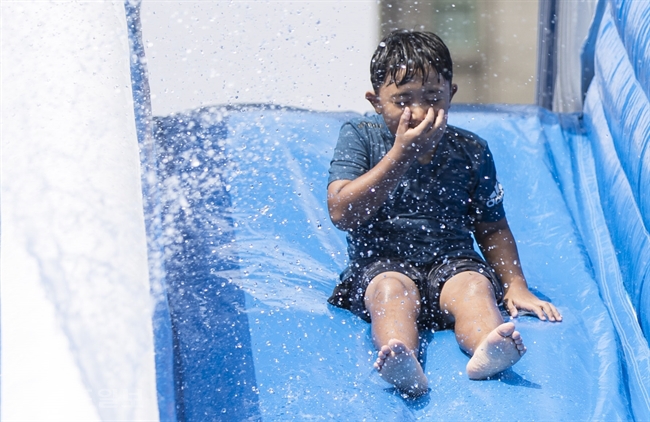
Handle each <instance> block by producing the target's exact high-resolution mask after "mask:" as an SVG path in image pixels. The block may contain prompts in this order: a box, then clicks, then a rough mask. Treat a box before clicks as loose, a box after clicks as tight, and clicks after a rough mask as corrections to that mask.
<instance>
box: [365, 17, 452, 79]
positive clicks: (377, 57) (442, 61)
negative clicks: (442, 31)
mask: <svg viewBox="0 0 650 422" xmlns="http://www.w3.org/2000/svg"><path fill="white" fill-rule="evenodd" d="M431 69H435V71H436V72H437V73H438V75H440V76H442V77H443V78H445V79H446V80H447V81H449V82H451V78H452V77H453V67H452V62H451V54H449V49H448V48H447V46H446V45H445V43H444V42H443V41H442V40H441V39H440V37H438V36H437V35H436V34H434V33H432V32H417V31H409V30H405V29H398V30H396V31H393V32H391V33H390V34H388V36H387V37H386V38H384V39H383V40H382V41H381V42H380V43H379V46H378V47H377V49H376V50H375V54H373V56H372V60H371V61H370V81H371V82H372V86H373V88H374V89H375V92H379V88H381V86H382V85H384V83H386V81H387V80H388V81H390V82H391V83H395V85H397V86H399V85H401V84H404V83H408V82H409V81H411V80H412V79H413V77H414V76H416V75H419V76H421V77H422V79H423V80H425V81H426V80H427V78H428V77H429V72H430V71H431Z"/></svg>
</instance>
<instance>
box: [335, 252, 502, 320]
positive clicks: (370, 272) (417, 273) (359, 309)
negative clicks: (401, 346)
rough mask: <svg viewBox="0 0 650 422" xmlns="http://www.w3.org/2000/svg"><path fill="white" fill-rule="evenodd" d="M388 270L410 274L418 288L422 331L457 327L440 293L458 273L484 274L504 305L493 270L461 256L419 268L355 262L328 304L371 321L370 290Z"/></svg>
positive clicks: (395, 262) (392, 261) (394, 262)
mask: <svg viewBox="0 0 650 422" xmlns="http://www.w3.org/2000/svg"><path fill="white" fill-rule="evenodd" d="M388 271H395V272H398V273H402V274H404V275H406V276H407V277H409V278H410V279H411V280H413V281H414V282H415V284H416V286H417V287H418V290H419V291H420V298H421V302H422V307H421V309H420V316H419V317H418V327H419V328H420V329H421V330H431V329H432V330H444V329H446V328H451V327H452V326H453V322H451V321H450V318H448V317H445V315H444V314H443V312H442V310H441V309H440V291H441V290H442V286H443V284H444V283H445V282H446V281H447V280H449V279H450V278H452V277H453V276H455V275H456V274H460V273H463V272H466V271H474V272H477V273H480V274H483V275H484V276H485V277H486V278H487V279H488V280H490V282H491V283H492V286H493V288H494V294H495V297H496V301H497V303H498V304H501V301H502V300H503V287H502V286H501V283H500V282H499V279H498V278H497V275H496V274H495V273H494V270H493V269H492V267H490V266H489V265H488V264H487V263H486V262H485V261H483V260H481V259H479V258H476V257H472V256H460V257H452V258H447V259H445V260H444V261H443V262H442V263H435V264H430V265H415V264H411V263H408V262H406V261H400V260H395V259H388V258H383V259H380V260H377V261H371V262H363V263H355V264H353V265H350V267H349V268H348V269H347V270H346V271H345V272H343V274H341V283H340V284H338V285H337V286H336V288H335V289H334V292H333V293H332V296H330V298H329V299H328V302H329V303H330V304H332V305H334V306H338V307H340V308H344V309H348V310H350V311H351V312H352V313H353V314H355V315H357V316H358V317H359V318H361V319H363V320H365V321H367V322H370V313H369V312H368V311H367V310H366V306H365V301H364V296H365V292H366V288H367V287H368V285H369V284H370V282H371V281H372V279H374V278H375V277H376V276H378V275H379V274H381V273H385V272H388Z"/></svg>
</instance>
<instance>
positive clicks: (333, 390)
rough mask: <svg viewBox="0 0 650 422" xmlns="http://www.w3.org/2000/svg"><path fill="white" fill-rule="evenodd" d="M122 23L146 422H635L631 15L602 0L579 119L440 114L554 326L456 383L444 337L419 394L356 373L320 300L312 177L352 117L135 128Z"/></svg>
mask: <svg viewBox="0 0 650 422" xmlns="http://www.w3.org/2000/svg"><path fill="white" fill-rule="evenodd" d="M138 12H139V11H138V7H137V6H129V5H127V15H128V18H129V22H130V25H129V27H130V28H131V41H132V48H133V55H132V56H133V57H134V60H133V61H132V69H131V70H132V79H133V86H134V98H135V100H136V101H135V102H136V117H137V119H138V129H139V132H138V133H139V140H140V146H141V157H142V168H143V179H142V180H143V188H144V198H145V211H146V212H145V217H146V224H147V236H148V243H149V245H148V247H149V262H150V269H151V272H150V273H151V283H152V286H154V288H153V291H154V292H156V294H157V307H156V312H155V316H154V329H155V340H156V345H155V346H156V372H157V389H158V402H159V409H160V418H161V420H171V421H203V420H229V421H245V420H255V421H256V420H265V421H285V420H299V421H304V420H349V421H362V420H376V419H381V420H394V421H410V420H461V419H482V420H505V419H509V420H510V419H516V420H649V419H650V350H649V349H648V340H647V338H648V334H649V333H650V235H649V229H650V191H649V190H648V186H650V103H649V100H648V98H649V97H650V42H649V40H650V3H649V2H645V1H634V0H602V1H600V2H599V4H598V9H597V13H596V18H595V19H594V22H593V24H592V26H591V30H590V33H589V37H588V39H587V42H586V43H585V45H584V49H583V57H582V60H583V64H584V69H585V72H584V75H583V77H584V78H585V93H584V94H585V99H584V107H583V110H582V112H581V113H575V114H559V113H553V112H550V111H548V110H546V109H544V108H541V107H538V106H505V105H504V106H501V105H481V106H478V105H454V106H452V109H451V111H450V123H451V124H453V125H457V126H460V127H463V128H466V129H468V130H471V131H474V132H476V133H477V134H478V135H480V136H481V137H483V138H485V139H486V140H487V141H488V142H489V144H490V147H491V149H492V151H493V152H494V155H495V157H496V165H497V170H498V172H499V176H500V179H501V182H502V184H503V185H504V187H505V190H506V200H505V204H506V211H507V213H508V216H509V221H510V224H511V226H512V230H513V232H514V234H515V237H516V239H517V240H518V247H519V250H520V254H521V259H522V262H523V268H524V271H525V273H526V275H527V279H528V281H529V284H530V286H531V289H532V290H533V291H534V292H535V293H536V294H537V295H539V296H540V297H542V298H545V299H547V300H550V301H552V302H553V303H554V304H555V305H556V306H557V307H558V308H559V310H560V311H561V312H562V314H563V316H564V321H563V322H562V323H560V324H549V323H544V322H541V321H539V320H538V319H537V318H534V317H530V316H521V317H519V318H518V319H517V321H516V324H517V327H518V329H519V330H520V331H521V332H522V335H523V336H524V338H525V340H526V343H527V345H528V348H529V352H528V354H527V355H526V356H525V358H524V359H522V360H521V361H520V362H519V363H517V365H515V366H514V367H513V368H512V369H510V370H508V371H505V372H504V373H502V374H501V375H500V376H499V377H498V378H496V379H493V380H489V381H470V380H469V379H468V378H467V376H466V375H465V374H464V373H463V371H464V368H465V363H466V360H467V357H466V356H465V355H464V354H463V353H462V352H461V350H460V349H459V348H458V346H457V344H456V342H455V339H454V335H453V332H450V331H442V332H435V333H431V334H430V335H428V336H427V338H425V344H424V345H423V350H422V352H421V358H422V361H423V363H424V368H425V372H426V373H427V375H428V377H429V380H430V387H431V392H430V394H428V395H426V396H424V397H421V398H419V399H404V398H402V397H401V396H400V395H399V394H397V393H395V392H394V391H393V390H392V389H391V388H389V386H388V385H387V384H386V383H384V382H383V381H382V380H381V379H380V378H379V376H378V375H377V374H376V373H375V371H374V370H373V369H372V362H373V361H374V359H375V352H374V348H373V346H372V343H371V341H370V335H369V325H368V324H367V323H365V322H363V321H361V320H359V319H358V318H356V317H354V316H353V315H352V314H350V313H348V312H346V311H344V310H341V309H338V308H334V307H331V306H329V305H328V304H327V300H326V299H327V297H328V296H329V294H330V293H331V291H332V289H333V287H334V286H335V284H336V283H337V281H338V274H339V272H340V271H341V270H342V269H343V268H344V266H345V262H346V256H345V251H346V245H345V237H344V233H342V232H340V231H338V230H336V229H335V228H334V227H333V225H332V224H331V222H330V221H329V218H328V213H327V208H326V204H325V192H326V181H327V170H328V166H329V160H330V158H331V155H332V149H333V147H334V145H335V142H336V140H337V135H338V131H339V128H340V126H341V124H342V123H343V122H344V121H345V120H347V119H349V118H352V117H355V114H354V113H345V112H337V113H333V112H332V113H327V112H313V111H309V110H302V109H294V108H286V107H279V106H270V105H263V104H252V105H241V106H213V107H205V108H201V109H198V110H193V111H188V112H184V113H178V114H174V115H170V116H158V117H153V118H152V117H151V116H150V106H149V95H148V82H147V77H146V69H145V68H144V65H143V63H144V61H143V60H138V58H142V57H143V54H144V53H143V51H144V50H143V48H142V40H141V36H140V33H139V20H138V19H139V17H138Z"/></svg>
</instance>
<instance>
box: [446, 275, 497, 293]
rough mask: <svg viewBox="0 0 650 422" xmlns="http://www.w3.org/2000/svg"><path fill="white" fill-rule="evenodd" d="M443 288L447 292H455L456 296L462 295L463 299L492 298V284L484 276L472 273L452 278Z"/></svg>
mask: <svg viewBox="0 0 650 422" xmlns="http://www.w3.org/2000/svg"><path fill="white" fill-rule="evenodd" d="M445 287H449V289H448V290H450V291H452V292H455V293H456V295H458V294H462V295H463V296H464V297H465V298H468V297H481V298H490V297H494V287H493V286H492V282H491V281H490V280H489V279H488V278H487V277H485V276H484V275H482V274H479V273H476V272H473V271H468V272H466V273H461V274H458V275H456V276H454V277H452V278H451V279H450V280H449V281H447V283H445ZM443 289H444V287H443Z"/></svg>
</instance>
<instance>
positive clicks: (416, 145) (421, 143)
mask: <svg viewBox="0 0 650 422" xmlns="http://www.w3.org/2000/svg"><path fill="white" fill-rule="evenodd" d="M412 117H413V113H412V112H411V109H410V108H409V107H405V108H404V111H403V112H402V116H401V117H400V119H399V124H398V126H397V132H396V133H395V146H396V147H400V148H401V152H402V153H404V154H406V155H407V156H408V157H410V158H413V159H416V158H419V157H422V156H423V155H425V154H426V153H429V152H431V151H433V150H435V148H436V147H437V146H438V142H439V141H440V139H441V138H442V135H443V134H444V133H445V129H446V127H447V115H446V114H445V110H443V109H439V110H438V112H437V113H436V112H435V111H434V109H433V108H432V107H430V108H429V109H428V110H427V113H426V115H425V117H424V119H423V120H422V121H421V122H420V123H419V124H417V125H416V126H415V127H411V126H412V122H411V119H412Z"/></svg>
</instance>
